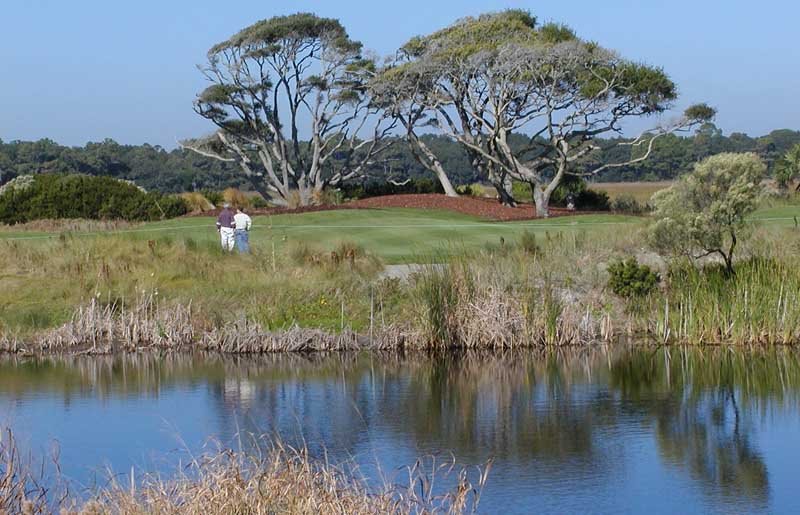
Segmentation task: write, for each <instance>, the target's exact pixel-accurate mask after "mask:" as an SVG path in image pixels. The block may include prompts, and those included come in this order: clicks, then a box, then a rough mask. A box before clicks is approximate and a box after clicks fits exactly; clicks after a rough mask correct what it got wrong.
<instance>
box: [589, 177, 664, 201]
mask: <svg viewBox="0 0 800 515" xmlns="http://www.w3.org/2000/svg"><path fill="white" fill-rule="evenodd" d="M670 186H672V181H657V182H597V183H593V184H590V185H589V188H590V189H593V190H595V191H605V192H606V193H608V196H609V198H611V200H614V199H616V198H619V197H622V196H628V197H633V198H634V199H636V201H637V202H639V203H642V204H646V203H647V202H649V201H650V197H652V196H653V194H654V193H655V192H657V191H661V190H663V189H666V188H669V187H670Z"/></svg>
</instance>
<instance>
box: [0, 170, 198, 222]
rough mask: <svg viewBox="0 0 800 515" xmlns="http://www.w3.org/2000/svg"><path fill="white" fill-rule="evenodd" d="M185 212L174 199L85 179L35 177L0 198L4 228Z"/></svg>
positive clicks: (160, 216)
mask: <svg viewBox="0 0 800 515" xmlns="http://www.w3.org/2000/svg"><path fill="white" fill-rule="evenodd" d="M187 211H188V206H187V204H186V201H184V200H183V199H181V198H179V197H177V196H167V195H162V194H160V193H148V192H145V191H144V190H142V189H140V188H139V187H137V186H136V185H135V184H132V183H129V182H125V181H120V180H117V179H113V178H111V177H93V176H88V175H60V174H59V175H55V174H41V175H36V176H34V177H33V178H32V180H31V182H30V184H28V185H27V186H26V187H25V188H10V189H7V190H6V191H4V192H3V193H2V194H1V195H0V223H5V224H15V223H25V222H29V221H31V220H41V219H62V218H86V219H93V220H128V221H147V220H160V219H164V218H174V217H176V216H180V215H183V214H186V212H187Z"/></svg>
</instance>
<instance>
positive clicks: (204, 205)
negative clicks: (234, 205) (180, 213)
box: [180, 191, 214, 213]
mask: <svg viewBox="0 0 800 515" xmlns="http://www.w3.org/2000/svg"><path fill="white" fill-rule="evenodd" d="M180 197H181V198H182V199H183V200H184V201H185V202H186V207H187V208H188V209H189V211H191V212H192V213H202V212H203V211H210V210H212V209H214V204H212V203H211V202H209V200H208V199H207V198H206V197H204V196H203V194H202V193H200V192H199V191H193V192H187V193H181V194H180Z"/></svg>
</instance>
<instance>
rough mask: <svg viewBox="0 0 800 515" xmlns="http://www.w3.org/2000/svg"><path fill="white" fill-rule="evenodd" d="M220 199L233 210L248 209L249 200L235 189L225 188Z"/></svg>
mask: <svg viewBox="0 0 800 515" xmlns="http://www.w3.org/2000/svg"><path fill="white" fill-rule="evenodd" d="M222 199H223V201H225V202H227V203H228V204H230V205H231V206H233V207H234V208H237V207H242V208H248V207H250V198H249V197H248V196H247V195H245V194H244V193H242V192H241V191H239V190H238V189H236V188H226V189H225V191H223V192H222Z"/></svg>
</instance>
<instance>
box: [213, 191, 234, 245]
mask: <svg viewBox="0 0 800 515" xmlns="http://www.w3.org/2000/svg"><path fill="white" fill-rule="evenodd" d="M234 228H235V225H234V221H233V212H232V211H231V205H230V204H228V203H227V202H226V203H225V204H223V205H222V212H221V213H220V214H219V217H218V218H217V231H218V232H219V237H220V241H221V243H222V250H224V251H227V252H233V242H234V235H235V230H234Z"/></svg>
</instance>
